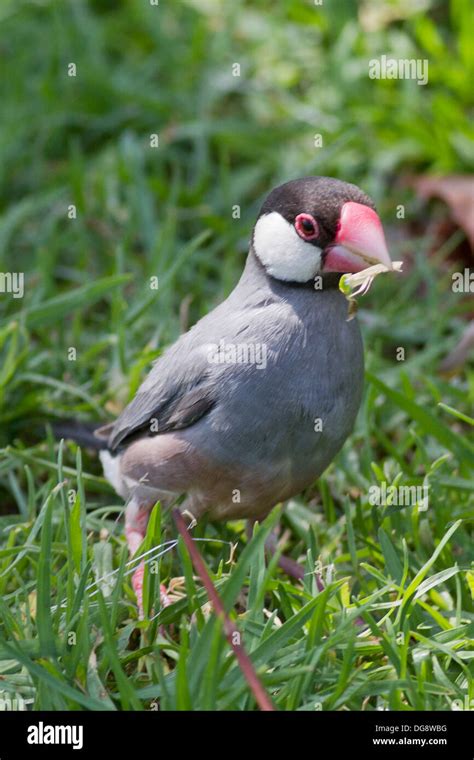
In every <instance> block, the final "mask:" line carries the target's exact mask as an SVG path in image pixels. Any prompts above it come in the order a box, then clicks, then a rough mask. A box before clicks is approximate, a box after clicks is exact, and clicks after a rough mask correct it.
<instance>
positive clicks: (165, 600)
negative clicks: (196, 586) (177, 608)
mask: <svg viewBox="0 0 474 760" xmlns="http://www.w3.org/2000/svg"><path fill="white" fill-rule="evenodd" d="M144 573H145V565H144V564H143V562H141V563H140V565H139V566H138V567H137V569H136V570H135V572H134V574H133V577H132V588H133V590H134V592H135V596H136V598H137V607H138V619H139V620H144V619H145V611H144V608H143V576H144ZM160 602H161V606H162V607H169V605H170V604H171V599H170V598H169V596H168V589H167V588H166V586H164V585H163V584H162V583H161V584H160Z"/></svg>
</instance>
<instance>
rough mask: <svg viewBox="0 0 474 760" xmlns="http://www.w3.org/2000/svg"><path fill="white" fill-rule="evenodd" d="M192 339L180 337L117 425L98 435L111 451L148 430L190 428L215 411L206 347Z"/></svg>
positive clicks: (188, 334) (214, 392) (211, 377)
mask: <svg viewBox="0 0 474 760" xmlns="http://www.w3.org/2000/svg"><path fill="white" fill-rule="evenodd" d="M189 336H190V333H186V334H185V335H183V336H181V338H180V339H179V340H178V341H177V342H176V343H175V344H174V345H173V346H171V348H169V349H168V350H167V351H166V353H165V354H163V356H162V357H160V358H159V359H158V360H157V362H156V363H155V365H154V366H153V369H152V370H151V372H150V374H149V375H148V377H147V378H146V379H145V381H144V382H143V383H142V385H141V386H140V388H139V389H138V392H137V394H136V396H135V397H134V398H133V399H132V401H131V402H130V404H128V406H127V407H126V408H125V409H124V411H123V412H122V414H121V415H120V416H119V417H118V418H117V420H116V421H115V423H114V424H113V425H112V426H109V425H108V426H106V428H104V429H103V430H102V431H99V435H101V433H102V435H107V437H108V447H109V448H110V449H111V450H112V451H113V450H114V449H116V448H117V447H118V446H119V445H120V444H123V443H124V442H126V440H127V439H128V438H129V437H130V436H133V435H135V434H137V433H140V432H144V431H145V430H148V431H149V432H151V433H152V434H153V433H155V434H159V433H166V432H169V431H171V430H181V429H183V428H186V427H189V426H190V425H193V424H194V423H195V422H197V421H198V420H199V419H201V417H203V416H204V415H205V414H207V412H209V411H210V409H212V407H213V406H214V404H215V403H216V400H217V394H216V390H215V389H216V383H215V377H213V375H212V365H210V364H209V362H208V360H207V354H206V347H205V346H203V345H202V344H201V345H198V346H196V345H194V346H192V345H190V342H191V341H190V340H189ZM155 421H156V422H155ZM151 423H152V424H151Z"/></svg>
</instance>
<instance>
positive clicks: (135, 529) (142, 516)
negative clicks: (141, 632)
mask: <svg viewBox="0 0 474 760" xmlns="http://www.w3.org/2000/svg"><path fill="white" fill-rule="evenodd" d="M150 511H151V510H150V507H149V506H148V505H144V504H137V503H136V502H135V501H134V500H133V499H132V500H131V501H130V502H129V503H128V504H127V508H126V510H125V537H126V539H127V545H128V550H129V552H130V557H134V556H135V554H136V552H137V550H138V547H139V546H140V544H141V543H142V541H143V539H144V538H145V534H146V529H147V525H148V520H149V518H150ZM144 572H145V563H144V562H143V560H142V561H141V562H140V564H139V565H138V567H137V569H136V570H135V572H134V573H133V576H132V586H133V590H134V591H135V596H136V597H137V606H138V618H139V620H143V618H144V617H145V615H144V610H143V574H144ZM160 598H161V604H162V606H163V607H167V606H168V605H169V604H171V602H170V600H169V597H168V595H167V592H166V588H165V587H164V586H163V585H161V586H160Z"/></svg>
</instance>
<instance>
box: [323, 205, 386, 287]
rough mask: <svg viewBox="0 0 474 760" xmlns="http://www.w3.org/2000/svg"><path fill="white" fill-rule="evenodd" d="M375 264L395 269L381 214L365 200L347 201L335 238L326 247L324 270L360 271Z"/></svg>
mask: <svg viewBox="0 0 474 760" xmlns="http://www.w3.org/2000/svg"><path fill="white" fill-rule="evenodd" d="M374 264H384V265H385V266H386V267H387V268H388V269H392V261H391V259H390V255H389V253H388V250H387V244H386V242H385V235H384V231H383V227H382V222H381V221H380V219H379V217H378V214H376V212H375V211H374V210H373V209H371V208H369V206H364V205H363V204H362V203H353V202H352V201H348V202H347V203H344V205H343V207H342V210H341V215H340V217H339V226H338V230H337V235H336V238H335V241H334V243H333V244H332V245H330V246H328V248H327V249H326V255H325V258H324V267H323V268H324V271H325V272H344V273H353V272H361V271H362V270H363V269H367V268H368V267H371V266H373V265H374Z"/></svg>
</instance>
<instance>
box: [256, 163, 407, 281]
mask: <svg viewBox="0 0 474 760" xmlns="http://www.w3.org/2000/svg"><path fill="white" fill-rule="evenodd" d="M252 246H253V251H254V253H255V255H256V256H257V258H258V259H259V260H260V262H261V263H262V264H263V266H264V267H265V269H266V271H267V272H268V274H269V275H271V276H272V277H274V278H276V279H278V280H285V281H288V282H308V281H309V280H312V279H314V277H316V276H317V275H318V274H323V273H325V272H340V273H353V272H360V271H362V270H363V269H367V268H368V267H371V266H373V265H374V264H384V265H385V266H387V267H388V268H389V269H391V268H392V262H391V260H390V256H389V253H388V250H387V245H386V243H385V236H384V232H383V228H382V223H381V221H380V219H379V217H378V214H377V213H376V211H375V206H374V203H373V201H372V200H371V199H370V198H369V197H368V196H367V195H366V194H365V193H363V192H362V190H360V189H359V188H358V187H356V185H351V184H349V183H348V182H341V181H340V180H337V179H332V178H331V177H304V178H302V179H295V180H292V181H291V182H285V184H284V185H280V186H279V187H276V188H275V189H274V190H272V192H271V193H270V194H269V195H268V197H267V198H266V200H265V202H264V204H263V206H262V208H261V211H260V214H259V216H258V219H257V222H256V224H255V228H254V231H253V237H252Z"/></svg>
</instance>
